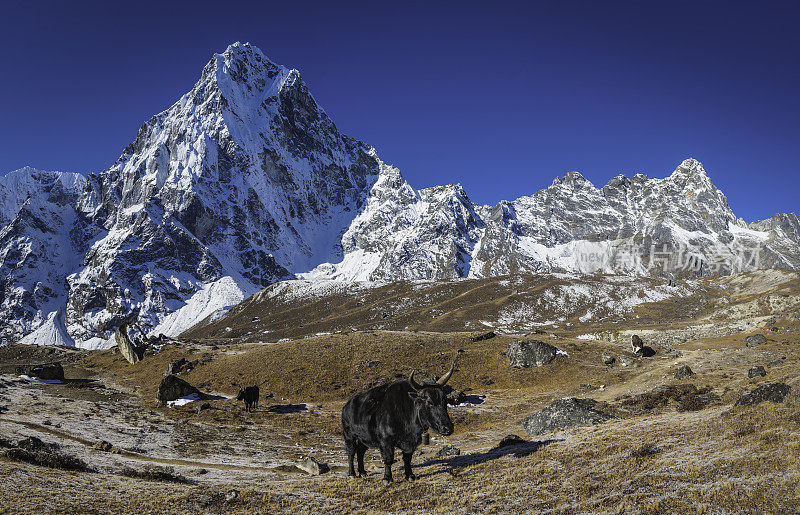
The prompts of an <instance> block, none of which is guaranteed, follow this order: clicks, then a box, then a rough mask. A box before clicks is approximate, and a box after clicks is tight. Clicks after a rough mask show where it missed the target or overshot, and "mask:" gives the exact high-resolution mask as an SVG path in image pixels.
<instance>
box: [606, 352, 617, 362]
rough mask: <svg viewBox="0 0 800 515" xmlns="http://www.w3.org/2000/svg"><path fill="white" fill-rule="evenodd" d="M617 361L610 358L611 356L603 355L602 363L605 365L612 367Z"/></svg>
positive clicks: (612, 357)
mask: <svg viewBox="0 0 800 515" xmlns="http://www.w3.org/2000/svg"><path fill="white" fill-rule="evenodd" d="M615 361H617V358H615V357H614V356H612V355H611V354H609V353H607V352H604V353H603V363H604V364H606V365H613V364H614V362H615Z"/></svg>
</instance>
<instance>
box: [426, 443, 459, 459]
mask: <svg viewBox="0 0 800 515" xmlns="http://www.w3.org/2000/svg"><path fill="white" fill-rule="evenodd" d="M460 454H461V449H459V448H458V447H456V446H454V445H445V446H444V447H442V448H441V449H439V452H437V453H436V454H435V455H434V456H433V459H435V460H438V459H439V458H446V457H448V456H458V455H460Z"/></svg>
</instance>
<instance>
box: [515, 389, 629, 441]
mask: <svg viewBox="0 0 800 515" xmlns="http://www.w3.org/2000/svg"><path fill="white" fill-rule="evenodd" d="M613 417H614V415H613V414H612V413H611V410H610V407H609V406H608V405H607V404H605V403H603V402H598V401H596V400H594V399H579V398H575V397H569V398H566V399H558V400H556V401H554V402H552V403H551V404H550V405H548V406H547V407H546V408H544V409H543V410H542V411H540V412H538V413H534V414H533V415H529V416H527V417H525V418H524V419H523V420H522V427H524V428H525V431H527V432H528V434H529V435H531V436H536V435H540V434H542V433H547V432H549V431H553V430H556V429H562V428H567V427H575V426H590V425H594V424H600V423H601V422H605V421H606V420H608V419H610V418H613Z"/></svg>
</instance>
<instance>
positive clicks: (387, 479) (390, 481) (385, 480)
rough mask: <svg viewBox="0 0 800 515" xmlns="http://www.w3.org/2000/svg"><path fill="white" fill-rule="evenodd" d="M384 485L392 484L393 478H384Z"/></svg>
mask: <svg viewBox="0 0 800 515" xmlns="http://www.w3.org/2000/svg"><path fill="white" fill-rule="evenodd" d="M383 484H385V485H390V484H392V478H390V477H385V478H383Z"/></svg>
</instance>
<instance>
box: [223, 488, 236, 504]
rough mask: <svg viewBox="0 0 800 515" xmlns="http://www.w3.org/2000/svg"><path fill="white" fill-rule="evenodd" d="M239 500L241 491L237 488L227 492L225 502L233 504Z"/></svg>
mask: <svg viewBox="0 0 800 515" xmlns="http://www.w3.org/2000/svg"><path fill="white" fill-rule="evenodd" d="M238 499H239V490H236V489H235V488H234V489H232V490H228V491H227V492H225V502H227V503H232V502H235V501H236V500H238Z"/></svg>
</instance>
